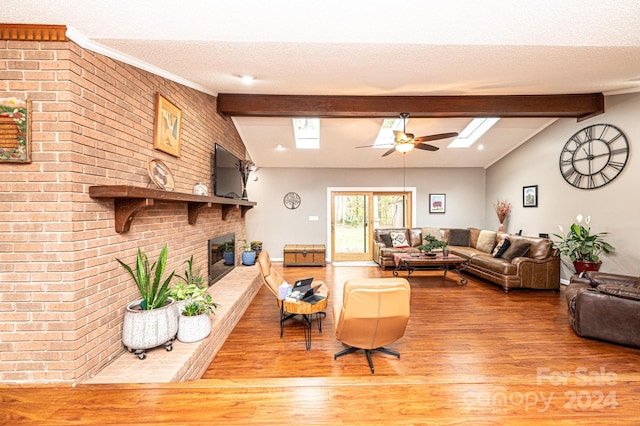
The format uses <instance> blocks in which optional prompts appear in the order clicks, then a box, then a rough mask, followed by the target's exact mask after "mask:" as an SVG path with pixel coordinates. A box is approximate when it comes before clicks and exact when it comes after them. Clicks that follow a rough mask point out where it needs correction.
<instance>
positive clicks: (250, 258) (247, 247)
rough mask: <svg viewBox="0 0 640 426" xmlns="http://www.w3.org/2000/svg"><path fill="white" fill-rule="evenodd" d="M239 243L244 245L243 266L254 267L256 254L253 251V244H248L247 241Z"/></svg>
mask: <svg viewBox="0 0 640 426" xmlns="http://www.w3.org/2000/svg"><path fill="white" fill-rule="evenodd" d="M238 241H242V242H243V243H244V244H243V245H242V250H243V251H242V264H243V265H246V266H251V265H254V264H255V263H256V252H255V251H253V250H252V249H251V244H247V240H238Z"/></svg>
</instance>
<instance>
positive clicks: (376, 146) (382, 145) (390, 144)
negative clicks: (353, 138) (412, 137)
mask: <svg viewBox="0 0 640 426" xmlns="http://www.w3.org/2000/svg"><path fill="white" fill-rule="evenodd" d="M393 145H394V144H392V143H383V144H377V145H362V146H356V148H378V147H383V148H384V147H387V146H389V147H391V146H393Z"/></svg>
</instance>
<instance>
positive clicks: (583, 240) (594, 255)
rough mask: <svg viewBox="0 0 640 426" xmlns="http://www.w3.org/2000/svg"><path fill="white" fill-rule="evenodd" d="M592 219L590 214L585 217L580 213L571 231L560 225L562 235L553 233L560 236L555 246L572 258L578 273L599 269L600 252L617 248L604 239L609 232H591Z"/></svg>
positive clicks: (607, 251)
mask: <svg viewBox="0 0 640 426" xmlns="http://www.w3.org/2000/svg"><path fill="white" fill-rule="evenodd" d="M583 220H584V223H583ZM590 221H591V217H590V216H587V217H586V218H583V217H582V215H581V214H579V215H578V216H577V217H576V223H573V224H572V225H571V228H570V229H569V232H567V233H566V234H565V233H564V230H563V229H562V226H558V227H559V228H560V232H562V235H560V234H553V235H554V236H555V237H557V238H559V241H554V242H553V246H554V247H555V248H557V249H558V251H559V252H560V254H561V255H563V256H567V257H569V258H570V259H571V261H572V262H573V266H574V267H575V269H576V272H577V273H582V272H584V271H597V270H599V269H600V265H602V261H601V260H600V254H602V253H605V254H609V253H611V252H612V251H614V250H615V248H614V247H613V246H612V245H611V244H609V243H608V242H606V241H605V240H604V236H605V235H608V234H609V233H608V232H600V233H597V234H595V233H594V234H592V233H591V227H590V226H589V222H590Z"/></svg>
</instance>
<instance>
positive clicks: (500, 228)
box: [498, 223, 504, 232]
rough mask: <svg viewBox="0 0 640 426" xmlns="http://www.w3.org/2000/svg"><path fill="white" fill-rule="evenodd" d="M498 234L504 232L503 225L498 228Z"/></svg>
mask: <svg viewBox="0 0 640 426" xmlns="http://www.w3.org/2000/svg"><path fill="white" fill-rule="evenodd" d="M498 232H504V225H503V224H502V223H501V224H500V226H498Z"/></svg>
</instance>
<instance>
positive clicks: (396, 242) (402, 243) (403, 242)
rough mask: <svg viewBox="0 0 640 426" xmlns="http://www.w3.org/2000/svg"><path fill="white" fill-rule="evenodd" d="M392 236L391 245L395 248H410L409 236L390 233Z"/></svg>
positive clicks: (400, 233) (402, 233)
mask: <svg viewBox="0 0 640 426" xmlns="http://www.w3.org/2000/svg"><path fill="white" fill-rule="evenodd" d="M389 235H390V236H391V244H392V245H393V247H395V248H405V247H410V246H409V243H408V242H407V234H405V233H404V232H389Z"/></svg>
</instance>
